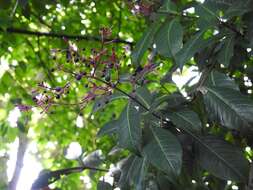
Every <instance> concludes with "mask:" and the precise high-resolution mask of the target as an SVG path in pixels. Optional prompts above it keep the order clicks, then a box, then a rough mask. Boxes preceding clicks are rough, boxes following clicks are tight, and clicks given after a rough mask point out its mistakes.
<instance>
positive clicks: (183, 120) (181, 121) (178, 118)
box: [168, 108, 201, 131]
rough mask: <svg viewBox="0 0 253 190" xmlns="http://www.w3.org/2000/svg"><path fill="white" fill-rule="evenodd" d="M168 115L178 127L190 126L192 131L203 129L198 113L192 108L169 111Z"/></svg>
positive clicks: (189, 128)
mask: <svg viewBox="0 0 253 190" xmlns="http://www.w3.org/2000/svg"><path fill="white" fill-rule="evenodd" d="M168 117H169V118H170V119H171V121H172V122H173V123H174V124H175V125H176V126H177V127H178V128H181V129H185V128H188V130H191V131H200V130H201V121H200V119H199V117H198V115H197V114H196V113H195V112H194V111H192V110H190V109H187V108H185V109H183V110H179V111H175V112H172V113H169V114H168Z"/></svg>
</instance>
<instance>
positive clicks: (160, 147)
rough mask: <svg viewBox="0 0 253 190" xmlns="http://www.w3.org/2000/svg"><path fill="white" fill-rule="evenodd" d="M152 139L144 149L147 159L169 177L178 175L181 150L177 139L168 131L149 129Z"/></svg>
mask: <svg viewBox="0 0 253 190" xmlns="http://www.w3.org/2000/svg"><path fill="white" fill-rule="evenodd" d="M150 130H151V133H152V135H153V139H152V140H151V141H150V142H149V143H148V144H147V145H146V146H145V147H144V149H143V151H144V154H145V155H146V156H147V159H148V160H149V161H150V162H151V164H153V165H154V166H155V167H157V168H158V169H160V170H162V171H164V172H166V173H167V174H169V175H170V176H173V177H174V176H177V175H179V174H180V170H181V165H182V149H181V146H180V144H179V142H178V140H177V138H176V137H175V136H174V135H172V134H171V133H170V132H169V131H167V130H165V129H162V128H159V127H150Z"/></svg>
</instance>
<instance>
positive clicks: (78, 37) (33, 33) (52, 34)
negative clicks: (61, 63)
mask: <svg viewBox="0 0 253 190" xmlns="http://www.w3.org/2000/svg"><path fill="white" fill-rule="evenodd" d="M0 32H7V33H14V34H23V35H31V36H45V37H52V38H61V39H62V38H67V39H76V40H87V41H98V42H101V38H100V37H97V36H88V35H71V34H62V33H55V32H38V31H31V30H24V29H19V28H7V29H6V30H2V29H0ZM104 41H105V42H112V43H121V44H128V45H130V46H133V45H134V43H132V42H129V41H126V40H123V39H120V38H116V39H113V38H110V39H109V38H107V39H104Z"/></svg>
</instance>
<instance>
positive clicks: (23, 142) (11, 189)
mask: <svg viewBox="0 0 253 190" xmlns="http://www.w3.org/2000/svg"><path fill="white" fill-rule="evenodd" d="M27 145H28V139H27V137H26V134H25V133H23V132H21V131H20V132H19V145H18V153H17V161H16V166H15V170H14V174H13V176H12V179H11V181H10V183H9V185H8V190H16V188H17V183H18V180H19V177H20V173H21V170H22V168H23V162H24V156H25V152H26V149H27Z"/></svg>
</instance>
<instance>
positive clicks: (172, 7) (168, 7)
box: [158, 0, 177, 13]
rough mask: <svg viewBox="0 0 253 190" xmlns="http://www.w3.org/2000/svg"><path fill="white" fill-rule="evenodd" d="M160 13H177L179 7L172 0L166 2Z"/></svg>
mask: <svg viewBox="0 0 253 190" xmlns="http://www.w3.org/2000/svg"><path fill="white" fill-rule="evenodd" d="M158 12H162V13H177V6H176V4H175V3H173V2H172V1H171V0H166V1H164V3H163V5H162V6H161V7H160V8H159V10H158Z"/></svg>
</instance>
